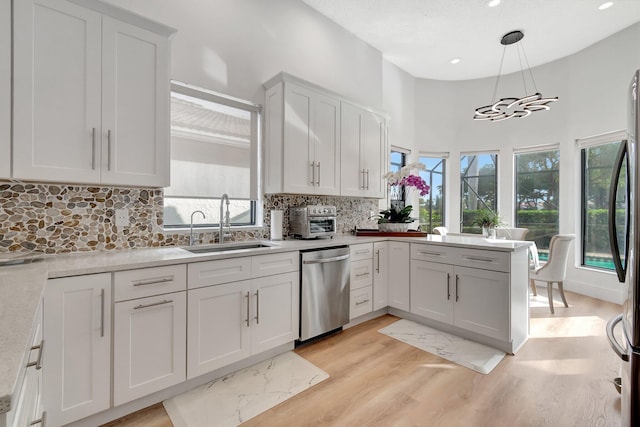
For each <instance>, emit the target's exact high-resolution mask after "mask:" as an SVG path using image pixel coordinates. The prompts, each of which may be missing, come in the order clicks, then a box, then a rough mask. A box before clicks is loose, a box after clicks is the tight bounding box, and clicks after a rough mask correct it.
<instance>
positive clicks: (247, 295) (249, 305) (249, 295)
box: [244, 291, 251, 327]
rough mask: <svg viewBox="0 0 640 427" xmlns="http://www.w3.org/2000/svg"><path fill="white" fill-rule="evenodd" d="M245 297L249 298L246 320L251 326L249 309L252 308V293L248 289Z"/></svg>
mask: <svg viewBox="0 0 640 427" xmlns="http://www.w3.org/2000/svg"><path fill="white" fill-rule="evenodd" d="M245 298H246V299H247V318H246V319H244V321H245V322H247V327H249V326H250V324H249V310H251V293H250V292H249V291H247V294H246V295H245Z"/></svg>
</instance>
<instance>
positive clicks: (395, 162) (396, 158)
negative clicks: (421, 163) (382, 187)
mask: <svg viewBox="0 0 640 427" xmlns="http://www.w3.org/2000/svg"><path fill="white" fill-rule="evenodd" d="M406 164H407V155H406V154H405V153H403V152H401V151H396V150H393V149H392V150H391V153H390V154H389V172H394V173H397V172H400V169H402V168H403V167H404V166H405V165H406ZM406 197H407V194H406V192H405V190H404V186H401V185H398V186H391V185H390V186H389V206H392V207H394V208H403V207H404V205H405V201H406Z"/></svg>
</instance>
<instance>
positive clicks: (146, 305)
mask: <svg viewBox="0 0 640 427" xmlns="http://www.w3.org/2000/svg"><path fill="white" fill-rule="evenodd" d="M172 302H173V300H172V299H166V300H163V301H160V302H152V303H151V304H140V305H136V306H135V307H133V309H134V310H139V309H141V308H147V307H155V306H156V305H163V304H171V303H172Z"/></svg>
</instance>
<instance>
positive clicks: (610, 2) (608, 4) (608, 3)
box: [598, 1, 613, 10]
mask: <svg viewBox="0 0 640 427" xmlns="http://www.w3.org/2000/svg"><path fill="white" fill-rule="evenodd" d="M611 6H613V2H612V1H608V2H605V3H602V4H601V5H600V6H599V7H598V9H600V10H605V9H609V8H610V7H611Z"/></svg>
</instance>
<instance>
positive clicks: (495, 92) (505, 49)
mask: <svg viewBox="0 0 640 427" xmlns="http://www.w3.org/2000/svg"><path fill="white" fill-rule="evenodd" d="M506 52H507V46H506V45H505V46H504V48H503V49H502V58H501V59H500V68H498V78H496V85H495V86H494V87H493V98H492V99H493V100H492V101H491V103H492V104H493V103H495V102H496V94H497V93H498V84H499V83H500V75H501V74H502V64H503V63H504V54H505V53H506Z"/></svg>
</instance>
